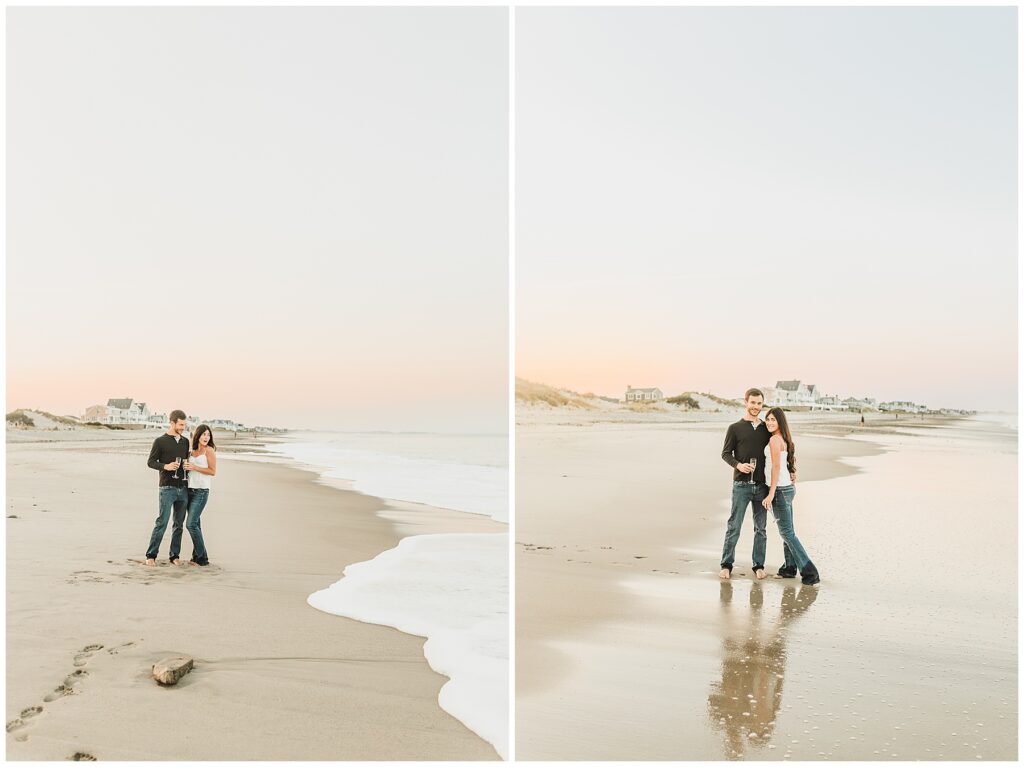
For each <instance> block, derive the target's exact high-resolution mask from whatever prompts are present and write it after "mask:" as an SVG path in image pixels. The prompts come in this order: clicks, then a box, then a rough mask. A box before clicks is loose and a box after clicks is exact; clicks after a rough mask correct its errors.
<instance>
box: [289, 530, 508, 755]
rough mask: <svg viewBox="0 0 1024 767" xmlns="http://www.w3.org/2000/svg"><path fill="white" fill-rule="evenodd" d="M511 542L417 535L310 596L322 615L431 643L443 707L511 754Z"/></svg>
mask: <svg viewBox="0 0 1024 767" xmlns="http://www.w3.org/2000/svg"><path fill="white" fill-rule="evenodd" d="M507 557H508V535H507V534H504V533H493V534H478V533H477V534H465V535H459V534H441V535H415V536H411V537H409V538H404V539H402V541H401V542H400V543H399V545H398V546H397V547H395V548H393V549H389V550H388V551H385V552H383V553H381V554H378V555H377V556H376V557H374V558H373V559H372V560H370V561H369V562H358V563H356V564H352V565H349V566H348V567H346V568H345V577H344V578H342V579H341V580H340V581H338V582H336V583H334V584H333V585H331V586H329V587H328V588H326V589H323V590H322V591H317V592H316V593H314V594H312V595H311V596H310V597H309V600H308V601H309V604H311V605H312V606H313V607H315V608H317V609H318V610H323V611H324V612H328V613H333V614H335V615H343V616H346V617H348V618H355V619H356V620H359V621H364V622H366V623H377V624H380V625H383V626H392V627H393V628H396V629H398V630H399V631H403V632H405V633H406V634H415V635H417V636H424V637H428V639H427V642H426V643H425V645H424V648H423V652H424V655H425V656H426V659H427V662H428V663H429V664H430V667H431V668H433V669H434V670H435V671H437V672H438V673H439V674H444V675H445V676H447V677H449V681H448V682H446V683H445V685H444V686H443V687H442V688H441V692H440V694H439V696H438V702H439V703H440V705H441V708H443V709H444V710H445V711H447V712H448V713H449V714H451V715H452V716H454V717H455V718H456V719H458V720H460V721H461V722H463V723H464V724H465V725H466V726H467V727H468V728H469V729H471V730H472V731H473V732H475V733H476V734H477V735H479V736H480V737H481V738H483V739H484V740H486V741H487V742H488V743H490V744H492V745H493V746H494V748H495V750H496V751H497V752H498V753H499V754H500V755H501V756H502V758H507V755H508V571H507V567H506V563H507Z"/></svg>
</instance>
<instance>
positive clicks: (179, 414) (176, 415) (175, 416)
mask: <svg viewBox="0 0 1024 767" xmlns="http://www.w3.org/2000/svg"><path fill="white" fill-rule="evenodd" d="M170 419H171V423H174V422H175V421H184V420H185V411H184V410H172V411H171V415H170Z"/></svg>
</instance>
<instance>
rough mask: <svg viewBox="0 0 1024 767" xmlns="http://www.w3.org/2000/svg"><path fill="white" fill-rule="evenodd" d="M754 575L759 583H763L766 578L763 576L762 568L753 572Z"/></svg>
mask: <svg viewBox="0 0 1024 767" xmlns="http://www.w3.org/2000/svg"><path fill="white" fill-rule="evenodd" d="M754 575H756V576H757V579H758V580H759V581H763V580H764V579H765V578H767V577H768V576H767V575H765V574H764V568H761V567H759V568H758V569H756V570H754Z"/></svg>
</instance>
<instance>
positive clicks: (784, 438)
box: [761, 407, 821, 586]
mask: <svg viewBox="0 0 1024 767" xmlns="http://www.w3.org/2000/svg"><path fill="white" fill-rule="evenodd" d="M764 425H765V428H766V429H767V430H768V434H769V435H771V436H770V438H769V440H768V446H767V447H766V448H765V449H764V467H765V476H766V478H767V480H768V496H767V497H766V498H765V499H764V500H763V501H761V505H762V506H763V507H764V510H765V511H766V512H767V511H769V510H771V512H772V515H773V516H774V517H775V524H776V525H777V526H778V528H779V535H781V536H782V548H783V550H784V551H785V557H786V561H785V564H784V565H783V566H782V568H781V569H780V570H779V575H781V576H782V577H783V578H793V577H794V576H796V572H797V570H798V569H799V570H800V575H801V579H802V581H803V583H804V585H805V586H813V585H814V584H815V583H818V582H819V581H820V580H821V578H820V577H819V576H818V569H817V568H816V567H815V566H814V563H813V562H812V561H811V558H810V557H809V556H807V552H806V551H804V547H803V545H802V544H801V543H800V539H799V538H797V537H796V531H795V530H794V528H793V497H794V496H795V495H796V485H794V484H793V477H795V476H796V445H794V444H793V435H792V433H791V432H790V431H789V422H788V421H787V420H786V413H785V411H784V410H783V409H782V408H781V407H773V408H772V409H771V410H769V411H768V416H767V417H766V418H765V419H764Z"/></svg>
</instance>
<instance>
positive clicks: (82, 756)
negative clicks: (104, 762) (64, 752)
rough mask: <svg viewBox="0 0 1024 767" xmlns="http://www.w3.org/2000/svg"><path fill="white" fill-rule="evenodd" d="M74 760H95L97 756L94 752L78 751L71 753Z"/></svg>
mask: <svg viewBox="0 0 1024 767" xmlns="http://www.w3.org/2000/svg"><path fill="white" fill-rule="evenodd" d="M70 758H71V761H72V762H95V761H96V757H95V756H93V755H92V754H87V753H85V752H84V751H76V752H75V753H74V754H72V755H71V757H70Z"/></svg>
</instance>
